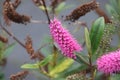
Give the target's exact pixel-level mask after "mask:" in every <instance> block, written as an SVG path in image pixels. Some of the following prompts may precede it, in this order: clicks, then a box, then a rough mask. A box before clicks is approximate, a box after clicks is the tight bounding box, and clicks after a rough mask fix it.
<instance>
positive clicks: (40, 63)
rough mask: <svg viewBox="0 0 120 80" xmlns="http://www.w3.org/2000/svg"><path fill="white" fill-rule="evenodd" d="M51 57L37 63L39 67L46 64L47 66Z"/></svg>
mask: <svg viewBox="0 0 120 80" xmlns="http://www.w3.org/2000/svg"><path fill="white" fill-rule="evenodd" d="M52 58H53V56H52V55H49V56H48V57H46V58H45V59H43V60H42V61H40V62H39V63H38V65H39V66H45V65H46V64H48V63H49V62H50V61H51V60H52Z"/></svg>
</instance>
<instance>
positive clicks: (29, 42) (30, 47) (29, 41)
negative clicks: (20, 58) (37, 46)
mask: <svg viewBox="0 0 120 80" xmlns="http://www.w3.org/2000/svg"><path fill="white" fill-rule="evenodd" d="M25 47H26V50H27V52H28V54H29V55H30V56H31V55H33V54H34V49H33V44H32V39H31V37H30V36H27V38H26V42H25Z"/></svg>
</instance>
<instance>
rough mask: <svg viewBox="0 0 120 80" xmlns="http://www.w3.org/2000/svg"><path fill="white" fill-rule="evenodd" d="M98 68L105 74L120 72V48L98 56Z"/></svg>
mask: <svg viewBox="0 0 120 80" xmlns="http://www.w3.org/2000/svg"><path fill="white" fill-rule="evenodd" d="M97 69H98V70H99V71H101V72H103V73H105V74H111V73H116V72H120V49H119V50H116V51H113V52H109V53H107V54H105V55H103V56H101V57H100V58H98V59H97Z"/></svg>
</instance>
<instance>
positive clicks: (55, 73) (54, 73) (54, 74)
mask: <svg viewBox="0 0 120 80" xmlns="http://www.w3.org/2000/svg"><path fill="white" fill-rule="evenodd" d="M73 62H74V60H73V59H70V58H67V59H65V60H64V61H63V62H61V63H60V64H59V65H57V66H56V67H55V68H53V69H52V70H51V71H50V73H49V75H50V76H51V77H57V76H58V73H60V72H63V71H64V70H66V69H68V68H69V67H70V66H71V65H72V64H73Z"/></svg>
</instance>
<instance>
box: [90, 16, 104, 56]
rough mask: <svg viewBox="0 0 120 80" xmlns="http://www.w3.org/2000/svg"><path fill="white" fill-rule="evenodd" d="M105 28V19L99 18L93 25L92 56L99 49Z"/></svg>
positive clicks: (91, 34) (91, 33)
mask: <svg viewBox="0 0 120 80" xmlns="http://www.w3.org/2000/svg"><path fill="white" fill-rule="evenodd" d="M104 27H105V22H104V18H103V17H100V18H98V19H97V20H96V21H95V22H94V23H93V25H92V28H91V31H90V40H91V47H92V54H94V53H95V51H96V50H97V49H98V47H99V44H100V41H101V38H102V35H103V32H104Z"/></svg>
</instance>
